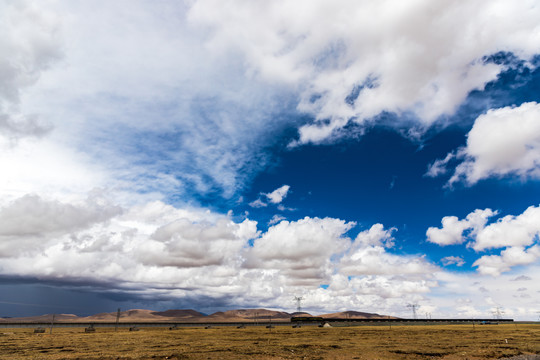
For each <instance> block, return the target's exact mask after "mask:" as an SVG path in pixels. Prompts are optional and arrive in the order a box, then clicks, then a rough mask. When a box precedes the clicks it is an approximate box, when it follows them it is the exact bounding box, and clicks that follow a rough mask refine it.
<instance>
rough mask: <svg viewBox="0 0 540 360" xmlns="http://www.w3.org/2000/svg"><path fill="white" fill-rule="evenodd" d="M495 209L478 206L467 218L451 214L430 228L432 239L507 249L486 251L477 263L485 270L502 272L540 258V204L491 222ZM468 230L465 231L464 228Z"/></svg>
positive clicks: (475, 263) (480, 249)
mask: <svg viewBox="0 0 540 360" xmlns="http://www.w3.org/2000/svg"><path fill="white" fill-rule="evenodd" d="M496 214H497V212H493V211H492V210H491V209H485V210H479V209H477V210H475V211H474V212H472V213H470V214H469V215H467V217H466V218H465V219H463V220H458V218H456V217H455V216H447V217H444V218H443V220H442V224H443V227H442V229H438V228H429V229H428V231H427V232H426V234H427V236H428V240H429V241H431V242H433V243H436V244H438V245H442V246H444V245H451V244H462V243H464V242H465V241H466V240H467V239H469V240H470V241H469V242H468V243H467V246H468V247H471V248H473V249H474V250H475V251H476V252H481V251H486V250H491V249H503V250H501V252H500V254H499V255H483V256H482V257H480V258H479V259H478V260H476V261H475V262H474V263H473V266H476V267H478V271H479V272H480V273H482V274H490V275H493V276H499V275H500V274H501V273H503V272H507V271H510V270H511V269H512V268H513V267H515V266H519V265H528V264H532V263H534V262H536V261H537V260H538V259H539V258H540V250H539V249H540V247H539V244H538V239H539V236H540V206H538V207H535V206H531V207H529V208H527V209H526V210H525V211H524V212H523V213H522V214H520V215H517V216H514V215H507V216H504V217H502V218H499V219H498V220H497V221H496V222H493V223H491V224H489V225H487V221H488V218H490V217H492V216H494V215H496ZM466 230H468V233H466V234H464V231H466Z"/></svg>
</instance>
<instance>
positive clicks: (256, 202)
mask: <svg viewBox="0 0 540 360" xmlns="http://www.w3.org/2000/svg"><path fill="white" fill-rule="evenodd" d="M249 206H251V207H252V208H262V207H267V206H268V204H267V203H265V202H264V201H262V200H261V199H257V200H253V201H252V202H250V203H249Z"/></svg>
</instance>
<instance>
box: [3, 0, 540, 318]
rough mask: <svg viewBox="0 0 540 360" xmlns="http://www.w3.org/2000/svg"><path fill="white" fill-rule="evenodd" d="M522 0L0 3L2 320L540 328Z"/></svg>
mask: <svg viewBox="0 0 540 360" xmlns="http://www.w3.org/2000/svg"><path fill="white" fill-rule="evenodd" d="M538 19H540V3H539V2H538V1H535V0H523V1H506V0H472V1H437V2H433V1H428V0H414V1H406V2H404V1H399V0H383V1H377V2H373V1H367V0H366V1H357V0H336V1H331V2H329V1H323V0H298V1H294V2H291V1H285V0H275V1H262V0H261V1H259V0H255V1H243V0H230V1H218V0H186V1H180V0H178V1H172V0H160V1H148V0H146V1H145V0H132V1H127V0H125V1H124V0H119V1H114V2H111V1H105V0H97V1H85V0H70V1H67V0H42V1H29V0H28V1H27V0H20V1H15V0H0V169H1V170H0V171H1V175H0V316H5V317H14V316H30V315H39V314H45V313H73V314H78V315H90V314H94V313H98V312H112V311H115V310H116V309H117V308H122V309H130V308H145V309H153V310H166V309H196V310H198V311H201V312H203V313H212V312H215V311H220V310H228V309H238V308H268V309H275V310H284V311H288V312H293V311H295V310H296V303H295V301H294V298H295V297H296V296H301V297H302V298H303V299H304V300H303V302H302V307H303V309H304V310H306V311H309V312H311V313H313V314H320V313H329V312H336V311H344V310H356V311H363V312H373V313H379V314H385V315H393V316H400V317H412V316H413V314H412V312H411V308H410V307H407V305H412V304H416V305H417V316H418V317H420V318H423V317H431V318H493V317H494V316H495V315H496V314H497V312H499V314H501V316H503V317H505V318H513V319H516V320H537V319H538V318H539V316H540V240H539V237H540V26H539V24H538Z"/></svg>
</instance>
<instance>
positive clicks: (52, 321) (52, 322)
mask: <svg viewBox="0 0 540 360" xmlns="http://www.w3.org/2000/svg"><path fill="white" fill-rule="evenodd" d="M55 317H56V314H53V316H52V320H51V328H50V330H49V334H52V328H53V325H54V318H55Z"/></svg>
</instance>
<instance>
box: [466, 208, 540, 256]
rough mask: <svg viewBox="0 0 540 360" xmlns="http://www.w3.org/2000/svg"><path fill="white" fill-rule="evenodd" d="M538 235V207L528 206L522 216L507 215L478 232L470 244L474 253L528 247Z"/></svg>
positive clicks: (539, 210)
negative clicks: (512, 247) (493, 249)
mask: <svg viewBox="0 0 540 360" xmlns="http://www.w3.org/2000/svg"><path fill="white" fill-rule="evenodd" d="M539 234H540V206H536V207H535V206H530V207H529V208H527V209H526V210H525V211H524V212H523V213H522V214H520V215H517V216H513V215H507V216H505V217H503V218H500V219H498V220H497V222H495V223H492V224H490V225H489V226H486V227H485V228H483V229H482V230H481V231H479V232H478V234H477V236H476V239H475V241H474V242H473V243H472V244H471V245H472V248H473V249H474V250H476V251H482V250H486V249H491V248H501V247H508V246H529V245H531V244H533V243H534V242H535V241H538V235H539Z"/></svg>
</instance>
